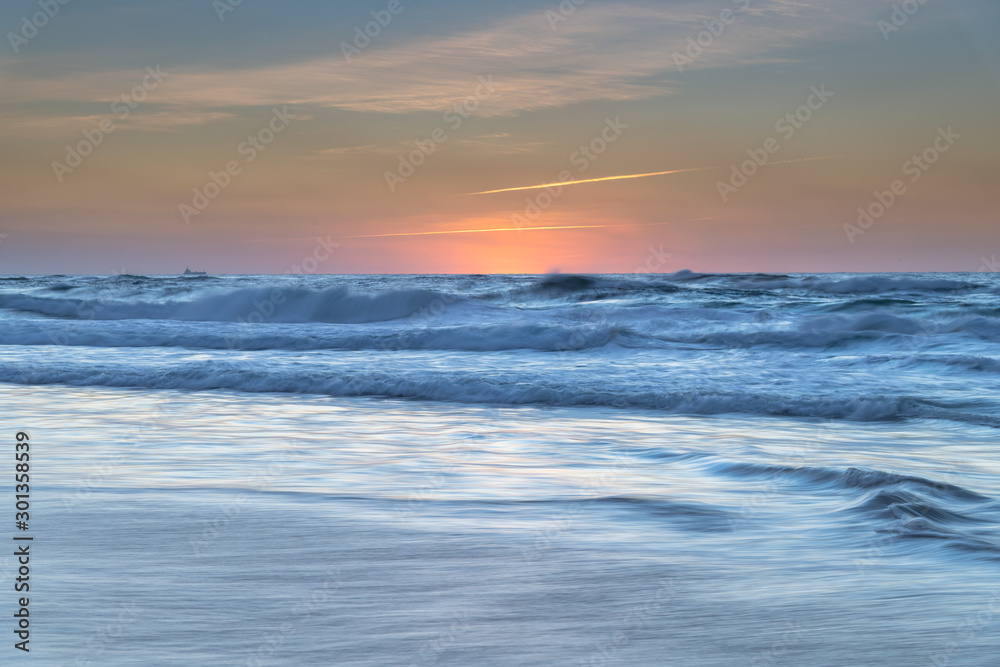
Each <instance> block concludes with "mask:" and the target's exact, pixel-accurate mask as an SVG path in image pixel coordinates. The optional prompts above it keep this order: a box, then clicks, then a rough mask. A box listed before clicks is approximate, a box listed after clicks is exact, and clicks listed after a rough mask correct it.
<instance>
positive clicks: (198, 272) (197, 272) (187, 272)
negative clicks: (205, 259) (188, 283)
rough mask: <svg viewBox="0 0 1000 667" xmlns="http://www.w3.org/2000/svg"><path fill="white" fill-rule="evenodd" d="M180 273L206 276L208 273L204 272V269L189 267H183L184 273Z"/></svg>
mask: <svg viewBox="0 0 1000 667" xmlns="http://www.w3.org/2000/svg"><path fill="white" fill-rule="evenodd" d="M181 275H184V276H207V275H208V274H207V273H205V272H204V271H192V270H191V269H187V268H185V269H184V273H182V274H181Z"/></svg>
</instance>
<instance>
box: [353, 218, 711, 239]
mask: <svg viewBox="0 0 1000 667" xmlns="http://www.w3.org/2000/svg"><path fill="white" fill-rule="evenodd" d="M714 219H715V218H714V217H710V218H692V219H691V220H669V221H667V222H635V223H629V222H625V223H621V224H617V225H559V226H553V227H492V228H488V229H450V230H446V231H440V232H396V233H393V234H360V235H358V236H337V237H335V238H338V239H377V238H382V237H384V236H429V235H431V234H481V233H484V232H534V231H539V230H543V229H601V228H605V227H651V226H654V225H672V224H674V223H677V222H694V221H697V220H714Z"/></svg>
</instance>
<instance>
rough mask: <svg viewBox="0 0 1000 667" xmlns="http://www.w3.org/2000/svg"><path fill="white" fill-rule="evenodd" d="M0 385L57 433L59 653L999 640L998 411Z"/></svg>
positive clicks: (875, 648)
mask: <svg viewBox="0 0 1000 667" xmlns="http://www.w3.org/2000/svg"><path fill="white" fill-rule="evenodd" d="M0 401H2V403H3V404H4V405H5V406H10V407H8V415H7V417H6V419H5V421H6V422H7V423H8V424H9V425H11V426H16V427H17V428H24V429H28V430H29V431H30V432H31V434H32V442H33V443H34V444H35V450H34V451H36V452H37V458H36V459H35V460H34V461H33V466H34V470H35V471H36V475H35V478H34V482H35V484H36V486H35V488H34V490H33V497H34V504H35V512H34V516H33V531H34V533H35V534H36V536H37V537H36V540H37V543H36V548H37V549H38V555H37V557H36V559H37V563H38V565H37V588H36V585H33V586H32V593H33V594H34V595H35V596H36V597H35V598H33V600H32V605H33V607H32V610H33V613H37V615H38V621H37V624H38V625H37V627H38V630H37V649H34V648H33V651H34V650H37V654H36V658H37V659H38V660H40V661H41V662H40V663H39V664H74V661H75V660H80V661H86V660H90V661H92V664H101V665H118V664H123V665H124V664H158V665H159V664H163V665H173V664H177V665H181V664H185V665H189V664H238V665H243V664H247V665H256V664H272V665H330V664H337V665H340V664H344V665H387V664H417V665H470V664H485V665H513V664H546V665H549V664H552V665H611V664H619V665H651V664H679V665H712V666H715V665H719V666H721V665H734V664H754V665H772V664H773V665H779V664H784V665H790V666H792V665H820V666H825V665H831V666H832V665H844V664H877V663H879V662H883V663H885V664H891V665H910V664H913V665H920V664H936V663H935V662H934V660H937V661H938V662H942V661H943V660H945V658H947V660H949V661H950V662H948V664H950V665H976V666H984V667H985V666H988V665H994V664H995V657H996V655H998V654H1000V651H998V649H1000V632H998V628H1000V625H995V624H996V623H1000V592H997V588H998V585H997V582H998V581H1000V579H998V577H997V568H998V567H1000V535H998V532H997V530H996V526H997V523H998V521H1000V503H998V501H997V498H1000V475H998V472H1000V471H998V468H997V466H998V464H997V458H996V456H995V448H996V444H995V443H996V438H995V430H994V429H991V428H988V427H983V426H975V425H969V424H962V423H957V422H947V421H942V422H937V421H930V420H926V421H913V422H909V423H901V422H877V423H856V422H854V423H852V422H827V421H817V420H801V419H790V418H789V419H782V418H777V417H768V418H765V417H740V416H734V417H714V418H711V419H706V418H695V417H684V416H677V415H669V414H663V413H658V412H652V411H649V412H646V411H638V410H612V409H604V408H600V409H579V408H542V407H524V406H522V407H511V406H500V407H496V406H475V405H473V406H468V405H451V404H430V403H422V402H414V401H392V400H386V399H381V400H379V399H366V398H355V399H349V398H347V399H345V398H330V397H316V396H288V395H272V394H245V393H244V394H237V393H227V392H202V393H199V394H197V395H193V394H188V393H183V392H175V391H147V390H115V389H96V388H87V389H73V388H65V387H26V386H0ZM0 563H3V561H2V560H0ZM5 572H6V573H7V576H10V574H9V565H5ZM34 573H35V570H33V576H34ZM36 605H37V606H36ZM35 609H37V610H38V611H37V612H35V611H34V610H35ZM969 618H971V619H973V621H972V623H971V624H970V625H967V626H965V627H964V628H963V629H962V630H961V631H956V628H958V627H960V626H961V625H962V624H963V623H964V622H966V621H967V619H969ZM977 618H978V619H979V620H978V621H977V620H975V619H977ZM33 627H34V625H33ZM34 638H35V635H33V639H34ZM95 638H96V639H95ZM942 656H943V657H942Z"/></svg>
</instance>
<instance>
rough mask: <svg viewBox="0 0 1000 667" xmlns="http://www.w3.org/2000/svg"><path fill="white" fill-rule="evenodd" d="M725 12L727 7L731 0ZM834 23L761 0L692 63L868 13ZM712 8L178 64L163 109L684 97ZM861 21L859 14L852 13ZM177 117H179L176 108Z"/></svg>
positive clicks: (487, 106) (51, 87)
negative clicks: (253, 62)
mask: <svg viewBox="0 0 1000 667" xmlns="http://www.w3.org/2000/svg"><path fill="white" fill-rule="evenodd" d="M722 4H723V5H724V4H725V3H722ZM842 4H843V7H841V6H840V4H838V10H839V11H838V12H837V18H836V19H833V18H830V13H829V9H828V7H827V5H826V4H823V3H821V2H820V1H819V0H802V1H793V0H766V1H762V2H754V3H752V5H751V7H750V8H749V9H748V10H746V11H745V12H743V13H742V15H740V16H738V17H737V19H736V20H735V21H734V22H733V23H732V24H731V25H730V26H728V27H727V29H726V32H725V33H724V34H723V35H721V36H720V37H718V38H717V39H716V40H715V41H714V43H713V44H712V45H711V48H707V49H705V53H704V54H703V55H701V56H700V57H699V58H698V59H697V61H696V63H694V64H693V65H692V68H694V67H720V66H737V65H746V64H751V63H761V62H769V61H774V60H777V59H779V58H780V50H781V49H782V48H784V47H788V46H792V45H795V44H799V43H802V42H804V41H805V40H807V39H815V38H818V37H823V36H824V35H826V34H827V33H830V32H832V31H837V30H838V29H839V28H841V27H842V26H843V24H844V23H845V22H847V23H850V22H852V21H853V20H855V19H859V18H860V16H861V15H862V14H863V13H865V12H867V11H870V10H867V9H865V7H867V6H868V5H866V4H865V3H862V2H860V0H843V3H842ZM718 11H719V10H718V8H715V7H713V8H707V6H706V5H705V4H704V3H693V2H688V3H680V4H670V5H669V6H665V7H664V6H655V5H653V6H651V5H638V4H636V5H629V4H620V3H615V4H613V5H602V4H596V3H595V4H593V5H581V6H580V7H579V8H578V9H577V11H576V12H575V13H574V14H573V15H572V16H571V17H569V18H568V19H567V21H566V22H564V23H561V24H559V25H558V26H557V29H555V30H553V29H552V28H551V26H550V25H549V23H548V21H547V19H546V18H545V15H544V12H543V11H532V12H531V13H528V14H521V15H517V16H514V17H510V18H507V19H505V20H502V21H500V22H498V23H496V24H494V25H492V26H490V27H487V28H483V29H478V30H469V31H464V32H456V33H453V34H450V35H447V36H444V37H433V38H431V37H423V38H419V39H415V40H413V41H410V42H409V43H405V44H401V45H396V46H383V44H385V45H388V44H390V43H391V42H388V41H385V42H383V43H381V44H376V45H373V46H372V47H370V48H369V49H367V50H366V51H364V52H363V53H361V54H358V55H356V56H354V58H353V59H352V62H350V63H348V62H346V61H345V60H344V58H343V57H342V56H341V54H340V53H339V50H338V51H337V52H336V53H334V54H331V55H329V56H326V57H323V58H318V59H313V60H308V61H304V62H298V63H293V64H282V65H275V66H269V67H259V68H254V69H226V70H221V69H215V70H194V69H188V70H183V69H180V68H178V69H176V70H174V71H172V72H171V78H170V79H168V82H167V83H166V84H164V88H163V91H162V95H163V96H164V97H163V100H162V101H164V102H169V103H170V104H172V105H175V106H177V107H178V108H184V107H197V108H219V107H235V106H255V105H271V104H298V105H317V106H325V107H335V108H340V109H349V110H354V111H364V112H382V113H407V112H420V111H434V112H440V111H443V110H444V109H446V108H448V107H449V106H450V105H452V104H454V103H455V102H456V101H459V100H462V99H464V98H466V97H468V96H470V95H472V94H473V93H474V91H475V90H476V87H477V85H478V84H477V78H478V77H480V76H490V75H492V77H493V81H494V82H495V83H496V86H497V89H498V90H497V93H496V94H494V95H492V96H491V97H490V98H489V99H487V100H485V101H484V102H483V103H482V104H481V106H480V108H479V109H478V110H477V111H476V113H478V114H480V115H509V114H514V113H517V112H521V111H527V110H533V109H544V108H552V107H562V106H566V105H570V104H575V103H579V102H585V101H592V100H636V99H645V98H650V97H655V96H660V95H666V94H670V93H673V92H676V91H677V90H678V89H679V87H680V83H679V82H678V81H677V77H676V75H677V71H676V67H675V65H674V61H673V58H672V53H674V52H675V51H679V50H683V49H684V48H685V47H686V46H687V39H688V38H689V37H693V36H695V35H697V34H698V32H700V31H701V30H703V29H704V26H703V25H702V21H703V20H705V19H708V18H712V17H713V16H717V15H718ZM852 17H853V18H852ZM128 76H129V74H128V73H124V72H99V73H91V74H84V75H79V74H76V75H73V76H72V77H69V76H64V77H52V78H38V77H32V78H28V77H23V78H22V77H18V76H16V75H14V74H12V73H10V72H8V73H6V74H5V73H0V88H2V89H3V90H4V91H5V96H6V97H7V99H8V101H12V102H29V101H39V100H94V99H101V98H102V97H107V96H113V95H114V93H115V92H117V91H118V90H119V89H120V88H122V86H124V85H125V84H126V82H127V81H128V80H129V79H128ZM178 113H179V112H178Z"/></svg>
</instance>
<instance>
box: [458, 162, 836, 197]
mask: <svg viewBox="0 0 1000 667" xmlns="http://www.w3.org/2000/svg"><path fill="white" fill-rule="evenodd" d="M835 157H840V156H839V155H824V156H823V157H804V158H799V159H797V160H781V161H779V162H765V163H764V164H763V165H761V166H764V167H769V166H771V165H775V164H788V163H789V162H807V161H809V160H829V159H831V158H835ZM709 169H728V167H695V168H693V169H672V170H670V171H651V172H649V173H647V174H624V175H622V176H604V177H602V178H585V179H582V180H579V181H565V182H562V183H559V182H555V183H543V184H541V185H523V186H521V187H516V188H502V189H500V190H483V191H482V192H468V193H466V195H467V196H470V197H471V196H474V195H492V194H495V193H497V192H516V191H518V190H540V189H542V188H557V187H562V186H564V185H580V184H581V183H598V182H600V181H619V180H622V179H625V178H647V177H649V176H663V175H664V174H680V173H683V172H687V171H706V170H709Z"/></svg>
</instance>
